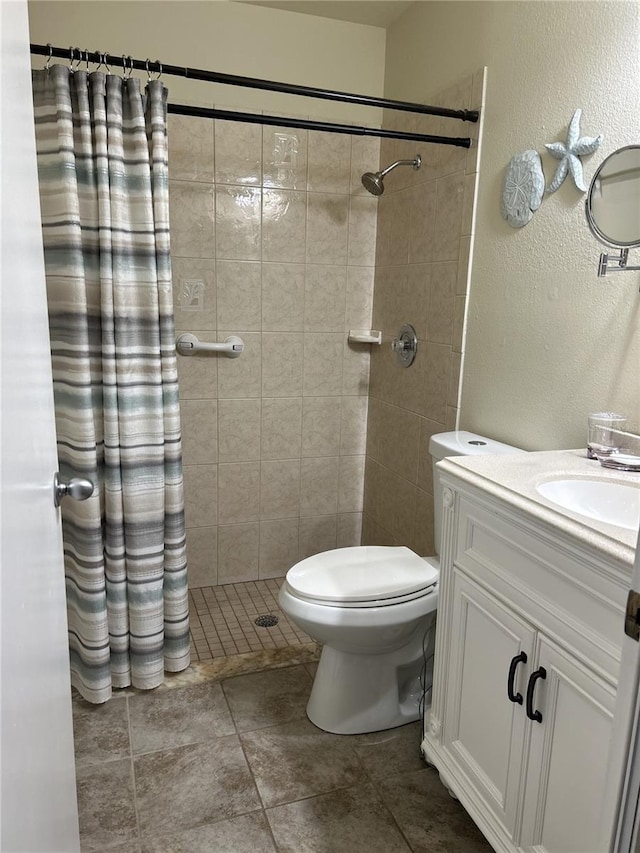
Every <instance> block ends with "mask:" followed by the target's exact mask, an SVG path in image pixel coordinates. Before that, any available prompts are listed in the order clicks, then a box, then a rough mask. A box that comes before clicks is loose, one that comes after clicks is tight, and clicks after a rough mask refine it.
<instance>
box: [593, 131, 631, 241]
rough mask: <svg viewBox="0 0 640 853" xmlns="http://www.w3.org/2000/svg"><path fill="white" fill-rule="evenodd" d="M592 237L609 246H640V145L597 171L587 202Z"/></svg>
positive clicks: (622, 150)
mask: <svg viewBox="0 0 640 853" xmlns="http://www.w3.org/2000/svg"><path fill="white" fill-rule="evenodd" d="M585 206H586V215H587V222H588V223H589V228H590V229H591V232H592V234H593V235H594V237H596V238H597V239H598V240H600V242H601V243H604V244H605V245H606V246H615V247H633V246H640V145H627V146H626V147H625V148H619V149H618V150H617V151H614V152H613V154H610V155H609V156H608V157H607V159H606V160H604V162H602V163H601V164H600V166H599V168H598V170H597V171H596V173H595V175H594V176H593V179H592V181H591V186H590V187H589V193H588V195H587V201H586V205H585Z"/></svg>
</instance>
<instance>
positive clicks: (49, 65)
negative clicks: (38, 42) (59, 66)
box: [44, 42, 53, 71]
mask: <svg viewBox="0 0 640 853" xmlns="http://www.w3.org/2000/svg"><path fill="white" fill-rule="evenodd" d="M47 47H48V48H49V56H47V61H46V63H45V66H44V70H45V71H49V69H50V67H51V57H52V56H53V48H52V47H51V43H50V42H47Z"/></svg>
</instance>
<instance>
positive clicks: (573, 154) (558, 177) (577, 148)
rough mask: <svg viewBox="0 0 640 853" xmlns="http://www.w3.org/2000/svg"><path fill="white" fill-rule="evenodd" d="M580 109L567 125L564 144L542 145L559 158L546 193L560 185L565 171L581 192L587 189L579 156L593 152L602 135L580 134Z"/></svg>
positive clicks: (598, 144)
mask: <svg viewBox="0 0 640 853" xmlns="http://www.w3.org/2000/svg"><path fill="white" fill-rule="evenodd" d="M581 115H582V110H576V111H575V113H574V114H573V118H572V119H571V124H570V125H569V131H568V133H567V141H566V144H565V143H564V142H550V143H548V144H547V145H545V146H544V147H545V148H546V149H547V151H548V152H549V154H551V156H552V157H555V158H556V160H559V161H560V163H559V165H558V168H557V169H556V173H555V175H554V176H553V180H552V181H551V183H550V184H549V186H548V187H547V192H548V193H553V192H555V191H556V190H557V189H558V187H560V186H561V184H562V182H563V181H564V179H565V178H566V177H567V172H571V176H572V177H573V182H574V183H575V185H576V187H577V188H578V189H579V190H582V192H586V191H587V187H586V185H585V183H584V175H583V172H582V163H581V162H580V157H582V156H583V155H584V154H593V152H594V151H595V150H596V148H599V147H600V145H601V143H602V140H603V138H604V137H603V136H602V134H600V135H599V136H582V137H581V136H580V116H581Z"/></svg>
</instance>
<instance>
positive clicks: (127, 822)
mask: <svg viewBox="0 0 640 853" xmlns="http://www.w3.org/2000/svg"><path fill="white" fill-rule="evenodd" d="M76 789H77V793H78V812H79V817H80V845H81V848H82V853H97V852H98V851H102V850H103V849H105V848H107V847H113V846H115V845H117V844H119V843H120V844H125V843H127V844H129V843H132V842H135V841H136V840H137V828H136V813H135V809H134V805H133V802H134V797H133V778H132V776H131V761H130V760H129V759H128V758H126V759H122V760H119V761H107V762H104V763H103V764H95V765H92V766H88V767H79V768H77V771H76Z"/></svg>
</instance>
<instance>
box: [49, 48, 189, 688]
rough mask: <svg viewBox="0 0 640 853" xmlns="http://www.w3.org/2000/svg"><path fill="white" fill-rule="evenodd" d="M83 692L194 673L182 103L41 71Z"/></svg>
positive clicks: (69, 569) (117, 81) (153, 91)
mask: <svg viewBox="0 0 640 853" xmlns="http://www.w3.org/2000/svg"><path fill="white" fill-rule="evenodd" d="M33 93H34V110H35V122H36V144H37V152H38V174H39V181H40V202H41V212H42V231H43V242H44V252H45V269H46V278H47V298H48V305H49V328H50V336H51V351H52V362H53V382H54V403H55V411H56V430H57V441H58V458H59V465H60V472H61V477H62V479H63V480H67V479H69V478H70V477H74V476H76V477H88V478H89V479H91V480H92V481H93V482H94V484H95V488H94V492H93V495H92V496H91V497H90V498H89V499H88V500H87V501H83V502H79V501H74V500H71V499H68V498H67V499H65V500H64V501H63V502H62V507H61V509H62V529H63V541H64V561H65V576H66V588H67V613H68V624H69V646H70V659H71V682H72V684H73V685H74V686H75V687H77V689H78V690H79V691H80V693H81V694H82V696H84V698H85V699H87V700H88V701H90V702H104V701H106V700H107V699H108V698H109V697H110V696H111V689H112V687H125V686H128V685H133V686H135V687H140V688H152V687H156V686H158V685H159V684H160V683H161V682H162V681H163V678H164V672H165V671H170V672H176V671H179V670H182V669H184V668H186V667H187V666H188V665H189V623H188V597H187V566H186V551H185V525H184V495H183V481H182V453H181V439H180V411H179V403H178V381H177V367H176V354H175V343H174V326H173V304H172V290H171V263H170V255H169V210H168V165H167V124H166V95H167V91H166V89H165V88H164V86H163V84H162V82H161V81H160V80H152V81H149V84H148V86H147V87H146V91H145V92H144V93H143V92H142V91H141V88H140V81H139V80H138V79H136V78H133V77H132V78H130V79H127V80H123V79H122V78H121V77H119V76H117V75H112V74H103V73H101V72H99V71H96V72H94V73H91V74H87V73H85V72H84V71H72V70H71V69H70V68H68V67H66V66H63V65H54V66H52V67H51V68H49V69H46V70H44V71H34V72H33Z"/></svg>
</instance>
